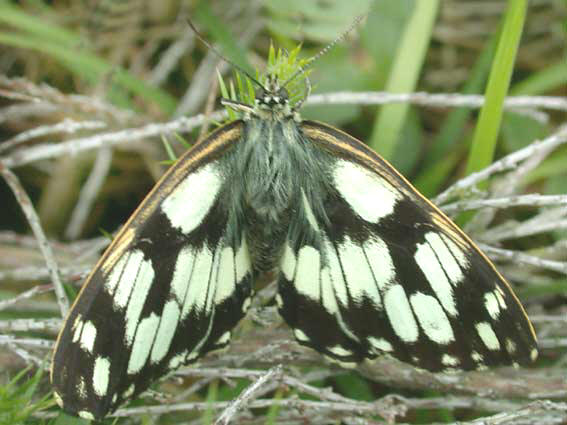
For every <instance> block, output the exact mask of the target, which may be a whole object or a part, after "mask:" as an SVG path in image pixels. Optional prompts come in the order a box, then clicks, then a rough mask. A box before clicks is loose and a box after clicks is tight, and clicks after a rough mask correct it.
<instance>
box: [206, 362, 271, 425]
mask: <svg viewBox="0 0 567 425" xmlns="http://www.w3.org/2000/svg"><path fill="white" fill-rule="evenodd" d="M281 375H282V367H281V366H280V365H278V366H276V367H273V368H271V369H270V370H268V371H267V372H266V373H264V374H263V375H262V376H261V377H260V378H258V379H257V380H256V381H255V382H254V383H252V385H250V386H249V387H248V388H246V389H245V390H244V391H243V392H242V393H240V395H239V396H238V397H237V398H236V399H235V400H233V401H232V402H231V403H230V405H229V406H228V407H227V408H226V409H225V410H224V411H223V412H222V414H221V415H220V416H219V417H218V419H217V420H216V421H215V425H228V424H229V423H230V421H231V420H232V418H233V417H234V415H236V412H238V410H240V409H243V408H244V406H246V404H248V403H249V402H250V401H251V400H252V398H253V397H254V395H255V394H256V393H257V392H258V390H259V389H260V388H261V387H263V386H264V385H266V384H267V383H268V382H270V381H272V380H278V379H280V378H281Z"/></svg>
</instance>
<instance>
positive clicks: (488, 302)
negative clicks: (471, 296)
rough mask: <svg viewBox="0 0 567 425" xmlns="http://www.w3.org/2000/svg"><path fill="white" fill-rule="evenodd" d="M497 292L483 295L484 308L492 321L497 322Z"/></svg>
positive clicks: (498, 305) (498, 313)
mask: <svg viewBox="0 0 567 425" xmlns="http://www.w3.org/2000/svg"><path fill="white" fill-rule="evenodd" d="M496 294H497V292H488V293H486V294H484V307H486V311H488V314H490V317H492V320H497V319H498V316H499V315H500V304H499V302H498V298H497V296H496Z"/></svg>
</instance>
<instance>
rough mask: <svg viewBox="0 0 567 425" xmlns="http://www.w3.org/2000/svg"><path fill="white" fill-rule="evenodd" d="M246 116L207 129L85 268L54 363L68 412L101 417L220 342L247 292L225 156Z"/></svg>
mask: <svg viewBox="0 0 567 425" xmlns="http://www.w3.org/2000/svg"><path fill="white" fill-rule="evenodd" d="M241 132H242V122H238V121H237V122H234V123H233V124H229V125H227V126H225V127H222V128H221V129H219V130H218V131H216V132H214V133H213V134H211V135H210V136H209V137H208V138H207V139H205V140H204V141H203V142H201V143H200V144H199V145H197V146H196V147H194V148H193V149H192V150H190V151H189V152H188V154H187V155H186V156H185V157H183V158H181V159H180V160H179V161H178V162H177V163H176V165H175V166H173V167H171V169H170V170H169V171H168V172H167V174H166V175H165V176H164V177H163V178H162V179H161V180H160V182H159V183H158V184H157V185H156V186H155V188H154V189H153V190H152V192H151V193H150V194H149V195H148V196H147V198H146V199H145V200H144V202H143V203H142V204H141V205H140V207H139V208H138V209H137V210H136V212H135V213H134V214H133V216H132V218H131V219H130V220H129V221H128V223H127V224H126V225H125V226H124V227H123V229H122V230H121V231H120V233H119V234H118V235H117V236H116V238H115V240H114V241H113V243H112V245H111V247H110V248H109V249H108V250H107V251H106V253H105V255H104V256H103V257H102V258H101V260H100V261H99V263H98V264H97V266H96V267H95V268H94V270H93V271H92V272H91V274H90V276H89V277H88V279H87V281H86V283H85V285H84V286H83V288H82V290H81V292H80V294H79V296H78V297H77V299H76V301H75V303H74V305H73V307H72V309H71V312H70V314H69V315H68V318H67V321H66V323H65V325H64V328H63V330H62V332H61V333H60V335H59V338H58V340H57V345H56V348H55V354H54V358H53V363H52V369H51V380H52V383H53V385H54V387H55V396H56V399H57V401H58V403H59V404H60V405H61V406H62V407H63V409H64V410H66V411H68V412H71V413H74V414H78V415H79V416H82V417H84V418H88V419H93V418H101V417H103V416H104V415H106V414H107V413H108V412H110V411H112V410H114V409H115V408H116V407H117V406H118V405H120V404H121V403H122V402H123V401H125V400H127V399H129V398H131V397H133V396H135V395H137V394H139V393H140V392H142V391H144V390H145V389H147V387H148V386H149V384H150V383H151V382H152V381H154V380H156V379H157V378H159V377H161V376H163V375H164V374H165V373H167V372H169V371H171V370H174V369H176V368H177V367H179V366H180V365H183V364H186V363H189V362H191V361H194V360H195V359H197V358H198V357H200V356H201V355H203V354H204V353H206V352H207V351H210V350H213V349H216V348H220V347H222V346H225V345H226V344H227V343H228V342H229V340H230V337H231V330H232V328H234V326H235V325H236V324H237V322H238V321H239V320H240V319H241V318H242V317H243V315H244V311H245V309H246V308H247V304H248V303H249V297H250V295H251V279H252V276H251V264H250V258H249V253H248V249H247V246H246V240H245V238H244V237H243V231H242V229H241V228H240V226H239V225H238V220H237V219H236V218H235V217H233V216H231V214H230V212H229V211H227V209H228V208H227V207H226V204H225V203H223V201H222V198H223V193H224V191H227V190H229V188H228V186H227V185H228V182H230V181H231V176H230V175H227V174H226V172H227V171H226V169H225V167H224V166H223V155H224V154H225V152H227V151H229V150H230V149H231V147H232V146H233V145H234V144H235V143H238V142H239V140H240V139H241Z"/></svg>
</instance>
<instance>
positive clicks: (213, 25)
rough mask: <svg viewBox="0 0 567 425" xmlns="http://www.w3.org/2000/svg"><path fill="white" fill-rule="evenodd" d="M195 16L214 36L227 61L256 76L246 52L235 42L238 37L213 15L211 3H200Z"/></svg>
mask: <svg viewBox="0 0 567 425" xmlns="http://www.w3.org/2000/svg"><path fill="white" fill-rule="evenodd" d="M194 15H195V18H196V19H197V21H198V22H199V23H200V24H201V25H202V26H204V27H205V28H206V29H207V31H208V32H209V33H210V34H211V35H212V36H213V38H214V40H215V41H216V42H217V43H219V44H220V46H221V52H222V53H223V54H224V55H225V56H226V57H227V59H229V60H231V61H233V62H234V63H236V64H237V65H238V66H240V67H241V68H242V69H244V70H245V71H246V72H248V73H249V74H250V75H254V69H253V68H252V67H251V66H250V64H249V63H248V60H247V58H246V51H245V50H244V49H242V48H241V47H240V46H239V45H238V43H236V42H235V40H237V37H235V36H234V34H231V33H230V32H229V31H228V29H227V28H228V27H227V26H226V25H222V22H220V20H219V18H217V17H216V16H214V15H213V13H212V11H211V9H210V7H209V3H208V2H206V1H200V2H199V4H198V5H197V7H196V8H195V12H194Z"/></svg>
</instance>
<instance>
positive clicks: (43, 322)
mask: <svg viewBox="0 0 567 425" xmlns="http://www.w3.org/2000/svg"><path fill="white" fill-rule="evenodd" d="M62 323H63V321H62V320H61V319H13V320H0V331H1V332H32V331H34V332H49V333H52V334H57V333H58V332H59V330H60V329H61V324H62Z"/></svg>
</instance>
